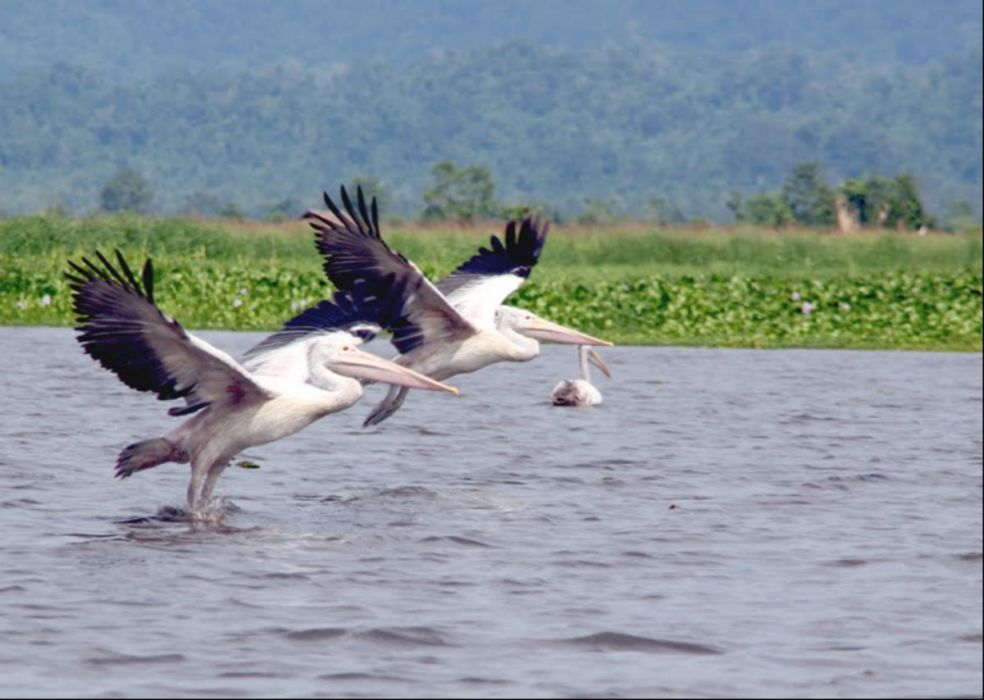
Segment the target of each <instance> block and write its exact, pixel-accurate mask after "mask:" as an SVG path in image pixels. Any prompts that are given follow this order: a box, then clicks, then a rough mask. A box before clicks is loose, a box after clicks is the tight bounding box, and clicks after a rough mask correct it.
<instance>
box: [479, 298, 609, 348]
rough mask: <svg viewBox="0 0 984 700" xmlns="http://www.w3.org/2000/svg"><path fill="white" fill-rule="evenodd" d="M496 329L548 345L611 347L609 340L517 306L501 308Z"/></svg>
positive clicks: (498, 311) (497, 314)
mask: <svg viewBox="0 0 984 700" xmlns="http://www.w3.org/2000/svg"><path fill="white" fill-rule="evenodd" d="M495 325H496V328H497V329H498V330H499V331H500V332H501V333H503V334H505V335H509V332H510V331H512V332H514V333H518V334H520V335H523V336H525V337H527V338H532V339H533V340H539V341H543V342H546V343H563V344H564V345H600V346H611V345H612V343H610V342H608V341H607V340H601V339H600V338H595V337H593V336H590V335H588V334H587V333H582V332H581V331H578V330H574V329H573V328H567V327H566V326H562V325H560V324H559V323H554V322H553V321H548V320H547V319H545V318H541V317H540V316H537V315H536V314H535V313H533V312H532V311H527V310H526V309H520V308H518V307H515V306H505V305H503V306H499V307H498V308H497V309H496V311H495Z"/></svg>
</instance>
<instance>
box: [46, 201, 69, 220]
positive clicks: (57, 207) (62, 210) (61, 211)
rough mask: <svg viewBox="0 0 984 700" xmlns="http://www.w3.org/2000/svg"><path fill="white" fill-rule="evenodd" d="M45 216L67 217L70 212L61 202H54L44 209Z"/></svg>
mask: <svg viewBox="0 0 984 700" xmlns="http://www.w3.org/2000/svg"><path fill="white" fill-rule="evenodd" d="M44 215H45V216H54V217H56V218H59V219H67V218H68V217H70V216H71V215H72V212H71V211H70V210H69V208H68V207H67V206H65V204H64V203H63V202H54V203H53V204H51V205H50V206H48V207H46V208H45V210H44Z"/></svg>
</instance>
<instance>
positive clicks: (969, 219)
mask: <svg viewBox="0 0 984 700" xmlns="http://www.w3.org/2000/svg"><path fill="white" fill-rule="evenodd" d="M975 226H980V224H979V222H978V219H977V216H976V215H975V214H974V207H973V205H971V203H970V202H968V201H966V200H962V199H961V200H957V201H954V202H949V203H947V205H946V207H945V209H944V210H943V228H944V229H946V230H947V231H966V230H967V229H972V228H974V227H975Z"/></svg>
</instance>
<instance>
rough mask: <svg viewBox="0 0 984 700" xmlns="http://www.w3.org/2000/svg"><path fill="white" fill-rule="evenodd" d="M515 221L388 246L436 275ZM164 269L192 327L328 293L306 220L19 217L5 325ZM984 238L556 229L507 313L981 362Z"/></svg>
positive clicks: (253, 317)
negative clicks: (114, 266)
mask: <svg viewBox="0 0 984 700" xmlns="http://www.w3.org/2000/svg"><path fill="white" fill-rule="evenodd" d="M500 230H501V224H497V223H489V224H484V225H477V226H474V227H457V226H441V227H431V228H422V227H419V226H401V225H390V224H384V235H385V236H386V237H387V240H388V241H389V242H390V244H391V245H392V246H393V247H394V248H395V249H397V250H399V251H401V252H402V253H404V254H406V255H407V256H408V257H410V258H411V259H413V260H414V261H415V262H417V263H418V265H420V266H421V268H422V269H423V270H424V271H425V272H426V273H427V274H428V275H429V276H430V277H431V278H432V279H434V278H437V277H440V276H442V275H444V274H446V273H447V272H448V271H450V270H451V269H453V268H454V267H455V266H456V265H458V264H459V263H460V262H461V261H463V260H464V259H466V258H467V257H469V256H470V255H471V254H473V253H474V252H475V250H476V249H477V247H478V246H479V245H484V244H486V243H487V240H488V236H489V234H491V233H500ZM114 247H118V248H120V249H121V250H122V251H123V252H124V253H125V254H126V255H127V257H128V258H129V259H130V261H131V263H132V264H134V265H138V264H142V262H143V259H144V258H145V257H147V256H150V257H152V258H153V260H154V266H155V270H156V272H157V285H156V286H157V292H156V295H157V299H158V302H159V303H160V305H161V306H162V307H163V308H164V310H165V311H166V312H167V313H169V314H171V315H173V316H175V317H176V318H178V319H179V320H180V321H181V322H182V323H183V324H184V325H185V326H186V327H188V328H214V329H229V330H273V329H275V328H277V327H278V326H279V325H280V324H281V323H282V322H283V321H284V320H286V319H287V318H289V317H290V316H291V315H292V314H293V313H296V312H297V311H299V310H300V309H301V308H303V307H304V306H306V305H308V304H311V303H314V302H315V301H317V300H319V299H321V298H323V297H324V296H326V295H328V294H330V293H331V287H330V285H329V284H328V282H327V281H326V280H325V278H324V276H323V274H322V272H321V268H320V258H319V257H318V255H317V253H316V252H315V250H314V246H313V243H312V237H311V233H310V232H309V230H308V229H307V227H306V226H305V225H304V224H302V223H298V222H290V223H287V224H282V225H276V224H242V223H234V222H215V221H208V222H199V221H194V220H186V219H148V218H138V217H102V218H93V219H60V218H57V217H41V216H35V217H20V218H15V219H8V220H6V221H0V325H51V326H67V325H71V324H72V318H71V313H70V306H69V296H68V287H67V284H66V283H65V280H64V278H63V277H62V273H63V271H64V269H65V260H66V259H69V258H72V259H78V258H79V257H81V256H82V255H90V254H91V253H92V251H93V250H95V249H100V250H103V251H109V250H111V249H112V248H114ZM981 282H982V275H981V236H980V232H974V233H969V234H962V235H959V236H956V235H942V234H938V235H937V234H931V235H928V236H915V235H913V234H906V233H898V232H877V233H874V232H869V233H862V234H857V235H851V236H840V235H833V234H824V233H817V232H813V231H783V232H773V231H763V230H723V229H710V230H656V229H653V228H651V227H645V226H641V225H624V226H618V227H597V228H586V227H555V228H554V229H553V231H552V232H551V236H550V240H549V242H548V244H547V246H546V248H545V249H544V254H543V257H542V260H541V263H540V264H539V265H538V266H537V269H536V270H535V271H534V273H533V275H532V277H531V278H530V281H529V282H528V283H527V284H526V285H524V286H523V287H522V288H521V289H520V291H519V292H517V293H516V294H515V295H514V296H513V297H511V298H510V300H509V302H510V303H513V304H516V305H518V306H524V307H527V308H530V309H531V310H533V311H536V312H537V313H541V314H543V315H545V316H547V317H549V318H552V319H554V320H556V321H559V322H561V323H565V324H570V325H573V326H575V327H578V328H582V329H583V330H585V331H587V332H589V333H592V334H597V335H600V336H602V337H605V338H609V339H611V340H613V341H615V342H616V343H619V344H640V345H696V346H721V347H758V348H779V347H810V348H825V347H826V348H859V349H861V348H864V349H899V350H903V349H913V350H916V349H918V350H958V351H974V352H980V351H981V349H982V304H981V286H982V284H981Z"/></svg>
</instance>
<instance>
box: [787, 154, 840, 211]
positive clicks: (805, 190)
mask: <svg viewBox="0 0 984 700" xmlns="http://www.w3.org/2000/svg"><path fill="white" fill-rule="evenodd" d="M780 196H781V197H782V201H783V203H784V204H785V205H786V207H787V208H788V209H789V211H790V212H791V213H792V216H793V219H794V220H795V221H796V223H798V224H801V225H803V226H833V225H834V223H835V221H836V219H837V216H836V203H835V197H836V194H835V192H834V190H833V189H832V188H831V187H830V186H829V185H827V183H826V182H824V180H823V166H822V165H820V164H819V163H800V164H799V165H797V166H796V167H795V168H794V169H793V173H792V175H790V176H789V177H788V178H787V179H786V181H785V182H784V183H783V185H782V190H781V191H780Z"/></svg>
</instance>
